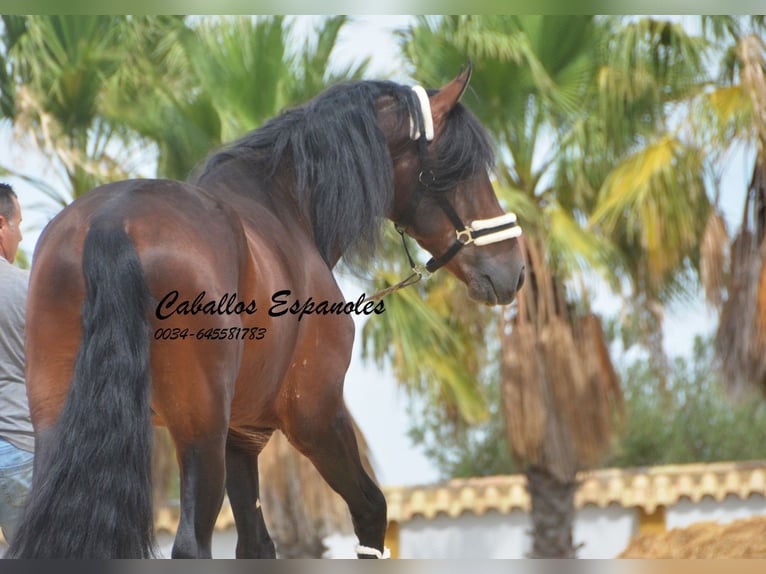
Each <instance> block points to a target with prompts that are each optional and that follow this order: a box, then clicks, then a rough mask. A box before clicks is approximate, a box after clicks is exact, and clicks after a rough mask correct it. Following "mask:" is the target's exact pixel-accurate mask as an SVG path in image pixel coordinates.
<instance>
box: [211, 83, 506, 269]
mask: <svg viewBox="0 0 766 574" xmlns="http://www.w3.org/2000/svg"><path fill="white" fill-rule="evenodd" d="M384 96H391V97H393V98H394V100H395V101H396V102H398V103H399V116H400V121H402V122H407V124H409V118H410V117H413V118H416V121H417V122H418V125H421V126H422V122H423V118H422V114H421V111H420V108H419V106H418V104H417V99H416V97H415V95H414V92H413V91H412V90H411V89H410V88H409V87H407V86H402V85H399V84H396V83H393V82H387V81H360V82H350V83H343V84H338V85H336V86H333V87H331V88H329V89H328V90H326V91H325V92H323V93H321V94H320V95H319V96H317V97H316V98H314V99H313V100H311V101H309V102H308V103H307V104H305V105H303V106H300V107H296V108H292V109H289V110H287V111H285V112H283V113H282V114H280V115H279V116H277V117H275V118H273V119H271V120H269V121H268V122H266V123H265V124H264V125H263V126H262V127H260V128H258V129H256V130H254V131H252V132H250V133H249V134H247V135H245V136H244V137H242V138H241V139H240V140H238V141H236V142H234V143H233V144H231V145H229V146H228V147H227V148H225V149H223V150H222V151H219V152H217V153H215V154H214V155H212V156H211V157H210V158H209V159H208V161H207V163H206V164H205V165H204V167H203V169H202V171H201V172H200V174H199V175H198V176H197V178H196V179H197V180H198V181H199V180H200V179H203V178H204V177H205V176H206V175H207V174H211V172H212V171H213V170H217V169H220V168H221V167H223V164H225V163H226V162H227V161H230V160H240V161H243V162H246V163H247V164H249V165H250V166H252V167H253V168H254V169H255V170H257V172H258V175H260V176H261V177H264V176H265V177H274V176H276V175H278V174H281V173H285V171H283V170H286V172H287V173H290V174H291V175H292V178H293V180H294V190H295V195H296V198H297V200H298V202H299V203H300V204H301V205H304V206H309V209H308V211H309V213H310V214H311V218H312V225H313V228H314V237H315V241H316V244H317V247H318V248H319V250H320V253H321V254H322V256H323V257H324V259H325V261H328V262H330V261H331V258H332V256H333V254H337V253H339V252H340V253H344V254H348V251H349V250H351V249H353V251H354V252H355V254H356V255H359V256H363V257H366V256H369V255H371V254H372V252H373V251H374V247H375V244H376V242H377V238H378V235H379V228H380V225H379V224H380V221H381V219H382V218H383V217H385V216H386V215H387V214H388V212H389V210H390V207H391V204H392V201H393V194H394V189H393V187H394V178H393V162H392V159H391V156H390V154H389V150H388V148H387V145H386V140H385V137H384V134H383V132H382V130H381V129H380V127H379V125H378V121H377V116H376V109H375V102H376V100H378V99H379V98H381V97H384ZM421 131H422V128H421ZM431 147H433V148H434V149H430V148H431ZM428 153H429V158H430V159H429V162H430V163H429V167H430V168H431V169H432V170H433V171H434V174H435V175H436V178H437V181H436V184H435V189H438V190H448V189H452V188H454V186H455V185H456V184H457V183H459V182H460V181H463V180H465V179H468V178H471V177H474V176H476V175H477V174H479V173H481V172H483V171H484V170H486V169H487V168H488V167H490V166H491V165H492V163H493V154H492V150H491V146H490V143H489V139H488V137H487V135H486V132H485V131H484V129H483V128H482V127H481V125H480V124H479V122H478V121H477V120H476V119H475V117H474V116H473V115H472V114H471V113H470V112H469V111H468V110H467V109H466V108H464V107H463V106H461V105H460V104H458V105H457V106H455V108H454V109H453V110H452V112H451V114H450V116H449V120H448V121H447V122H446V125H445V131H444V133H443V135H442V136H441V137H439V138H438V141H437V142H435V143H434V145H433V146H429V151H428Z"/></svg>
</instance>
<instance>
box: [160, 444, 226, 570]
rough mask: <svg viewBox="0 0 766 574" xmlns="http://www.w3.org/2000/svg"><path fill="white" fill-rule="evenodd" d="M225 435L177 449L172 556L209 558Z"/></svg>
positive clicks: (221, 483) (218, 507) (218, 503)
mask: <svg viewBox="0 0 766 574" xmlns="http://www.w3.org/2000/svg"><path fill="white" fill-rule="evenodd" d="M224 449H225V436H221V437H214V438H209V439H207V440H200V441H197V442H195V443H194V444H189V445H187V446H186V447H183V448H179V451H178V459H179V460H178V462H179V465H180V467H181V517H180V521H179V523H178V530H177V532H176V539H175V542H174V543H173V550H172V552H171V556H172V557H173V558H212V555H213V553H212V540H213V529H214V527H215V521H216V519H217V518H218V513H219V512H220V510H221V504H222V503H223V495H224V480H225V474H226V471H225V463H224Z"/></svg>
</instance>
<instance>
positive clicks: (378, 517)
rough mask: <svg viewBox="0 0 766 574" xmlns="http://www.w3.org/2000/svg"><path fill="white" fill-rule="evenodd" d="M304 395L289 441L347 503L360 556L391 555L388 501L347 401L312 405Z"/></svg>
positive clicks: (287, 429) (288, 427) (288, 428)
mask: <svg viewBox="0 0 766 574" xmlns="http://www.w3.org/2000/svg"><path fill="white" fill-rule="evenodd" d="M341 386H342V385H341ZM304 396H305V397H306V399H305V400H304V401H303V402H301V403H300V404H296V405H295V407H296V408H295V410H294V411H293V412H294V413H295V416H293V417H290V421H286V422H287V424H286V426H285V428H284V429H283V430H284V432H285V434H286V435H287V438H288V439H289V440H290V442H291V443H292V444H293V445H294V446H296V447H297V448H298V450H299V451H300V452H302V453H303V454H304V455H306V456H307V457H308V458H309V459H310V460H311V462H312V463H314V466H316V468H317V470H318V471H319V473H320V474H321V475H322V476H323V477H324V479H325V480H326V481H327V483H328V484H329V485H330V487H331V488H332V489H333V490H335V491H336V492H337V493H338V494H340V496H341V497H342V498H343V500H345V501H346V504H348V508H349V511H350V512H351V518H352V521H353V524H354V531H355V533H356V536H357V538H358V539H359V546H358V547H357V556H358V557H359V558H384V557H387V550H386V549H385V548H384V545H383V541H384V538H385V535H386V499H385V497H384V496H383V493H382V492H381V490H380V488H378V486H377V485H376V484H375V482H374V481H373V480H372V479H371V478H370V476H369V475H368V474H367V472H366V471H365V470H364V467H363V466H362V461H361V458H360V456H359V449H358V446H357V441H356V436H355V434H354V429H353V427H352V424H351V417H350V415H349V413H348V411H347V409H346V406H345V404H344V403H343V400H342V398H339V400H336V401H331V402H329V403H328V402H325V401H322V400H320V401H317V402H315V401H313V400H312V398H311V394H306V395H304ZM340 397H342V395H340ZM325 398H326V397H325Z"/></svg>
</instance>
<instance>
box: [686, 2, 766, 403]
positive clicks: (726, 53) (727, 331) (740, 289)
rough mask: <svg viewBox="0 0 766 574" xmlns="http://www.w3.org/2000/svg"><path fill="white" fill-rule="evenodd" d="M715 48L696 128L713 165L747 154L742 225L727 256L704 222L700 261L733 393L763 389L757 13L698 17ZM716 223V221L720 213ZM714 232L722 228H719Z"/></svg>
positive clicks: (762, 68)
mask: <svg viewBox="0 0 766 574" xmlns="http://www.w3.org/2000/svg"><path fill="white" fill-rule="evenodd" d="M703 25H704V26H705V27H706V28H708V29H709V30H710V31H711V34H712V35H713V37H714V38H715V39H716V40H717V43H718V46H720V47H721V48H720V50H719V52H718V54H719V57H720V59H721V60H720V74H721V80H720V83H719V84H717V85H716V86H714V89H711V90H709V91H708V92H706V93H705V94H703V95H702V96H701V97H700V99H699V107H698V108H697V110H696V111H698V112H699V113H698V115H697V116H696V118H695V119H696V120H697V124H696V125H697V127H699V128H700V131H701V132H702V134H703V139H704V140H705V141H706V142H707V143H708V144H709V146H710V147H709V150H708V153H709V155H710V156H711V158H712V161H714V162H717V164H718V165H719V166H723V165H725V160H726V159H727V158H728V154H730V153H731V151H732V149H733V148H735V147H736V146H742V147H743V148H744V149H746V150H747V153H748V155H750V157H752V161H753V168H752V170H753V171H752V176H751V178H750V183H749V186H748V189H747V190H746V197H745V201H744V211H743V215H742V223H741V225H740V228H739V230H738V231H737V233H736V235H735V237H734V239H733V241H732V242H731V246H730V257H729V258H728V259H729V261H728V264H729V265H728V267H729V268H728V274H726V271H727V269H726V263H727V257H726V254H725V253H723V249H722V247H723V246H724V245H725V239H726V235H725V234H724V233H722V232H719V233H715V228H713V226H712V224H711V230H712V231H711V236H710V238H708V241H707V243H706V244H707V245H708V246H709V248H708V249H709V251H710V254H709V256H708V258H707V259H709V260H710V263H709V264H708V266H707V271H708V273H707V274H706V279H707V281H706V282H705V287H706V291H705V293H706V296H707V299H708V301H709V302H710V303H711V304H712V305H713V306H714V307H716V308H718V309H719V310H720V318H719V326H718V332H717V336H716V351H717V354H718V357H719V359H720V361H721V366H722V368H723V373H724V377H723V378H724V380H725V381H726V382H727V384H728V385H729V387H730V388H731V390H732V391H733V393H734V394H735V396H741V395H743V394H746V392H747V391H748V390H750V389H751V388H752V387H753V386H755V387H758V388H760V389H761V390H762V391H766V360H765V359H764V356H766V353H765V351H766V265H764V263H765V262H766V251H765V250H764V229H765V228H766V79H765V76H766V42H765V41H764V32H765V31H766V20H765V19H764V17H763V16H754V17H750V18H747V19H745V18H733V17H723V16H717V17H714V16H711V17H706V18H703ZM717 218H718V219H721V220H723V217H722V216H721V215H720V214H717ZM718 227H722V224H719V225H718Z"/></svg>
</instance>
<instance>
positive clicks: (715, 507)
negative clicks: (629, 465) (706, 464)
mask: <svg viewBox="0 0 766 574" xmlns="http://www.w3.org/2000/svg"><path fill="white" fill-rule="evenodd" d="M755 515H766V498H764V497H763V496H762V495H759V494H753V495H752V496H750V497H749V498H747V499H745V500H742V499H741V498H739V497H738V496H736V495H733V494H730V495H728V496H727V497H726V498H724V499H723V500H722V501H720V502H719V501H716V500H714V499H713V498H712V497H709V496H706V497H704V498H703V499H702V500H700V501H699V502H692V501H690V500H689V499H688V498H682V499H681V500H679V501H678V503H677V504H674V505H673V506H670V507H668V508H667V509H666V511H665V527H666V528H667V529H668V530H672V529H673V528H686V527H687V526H689V525H690V524H694V523H695V522H709V521H714V522H719V523H721V524H726V523H729V522H734V521H735V520H741V519H743V518H749V517H751V516H755Z"/></svg>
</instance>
